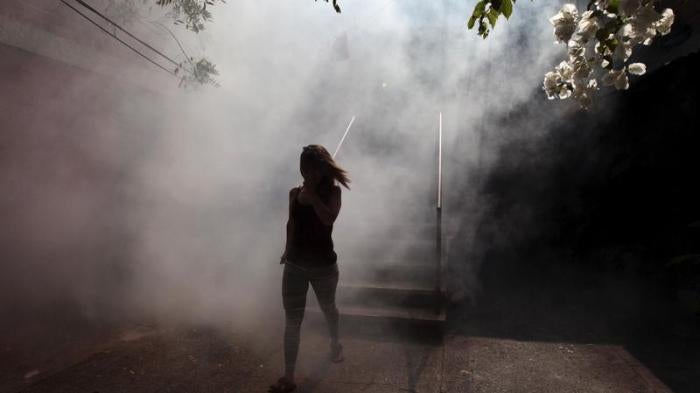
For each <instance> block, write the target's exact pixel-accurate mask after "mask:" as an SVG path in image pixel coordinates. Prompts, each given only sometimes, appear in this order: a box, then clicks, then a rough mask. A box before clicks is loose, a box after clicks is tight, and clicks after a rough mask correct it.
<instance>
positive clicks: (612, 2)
mask: <svg viewBox="0 0 700 393" xmlns="http://www.w3.org/2000/svg"><path fill="white" fill-rule="evenodd" d="M619 8H620V0H609V1H608V6H607V7H606V8H605V10H606V11H608V12H612V13H613V14H617V11H618V9H619Z"/></svg>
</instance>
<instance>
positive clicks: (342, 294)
mask: <svg viewBox="0 0 700 393" xmlns="http://www.w3.org/2000/svg"><path fill="white" fill-rule="evenodd" d="M336 300H337V303H338V304H339V305H367V306H377V307H379V306H387V307H394V306H398V307H403V308H406V309H431V308H435V306H436V305H438V304H440V303H441V302H442V294H441V293H440V292H438V291H436V290H435V288H434V287H429V286H427V285H422V286H417V285H410V284H407V283H397V282H387V283H370V282H367V283H361V282H355V283H345V284H342V285H340V287H339V288H338V292H337V295H336Z"/></svg>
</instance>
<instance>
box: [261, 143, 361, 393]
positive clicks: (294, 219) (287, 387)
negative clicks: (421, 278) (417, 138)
mask: <svg viewBox="0 0 700 393" xmlns="http://www.w3.org/2000/svg"><path fill="white" fill-rule="evenodd" d="M299 166H300V169H301V176H302V177H303V178H304V183H303V185H302V186H301V187H295V188H292V189H291V190H290V191H289V220H288V221H287V243H286V246H285V249H284V253H283V254H282V258H281V262H280V263H283V264H284V265H285V266H284V274H283V278H282V303H283V304H284V312H285V317H286V324H285V329H284V363H285V373H284V376H283V377H282V378H280V379H279V380H278V381H277V384H276V385H272V386H271V387H270V391H271V392H291V391H292V390H294V389H295V388H296V384H295V382H294V368H295V366H296V360H297V354H298V352H299V336H300V330H301V321H302V320H303V319H304V310H305V308H306V292H307V291H308V289H309V284H311V287H312V288H313V290H314V292H315V293H316V297H317V298H318V303H319V305H320V306H321V310H322V311H323V314H324V316H325V317H326V322H327V323H328V330H329V332H330V337H331V344H330V360H331V361H333V362H336V363H337V362H341V361H343V354H342V351H343V346H342V345H340V342H339V341H338V309H337V307H336V306H335V290H336V287H337V286H338V265H337V263H336V259H337V255H336V253H335V251H334V250H333V240H332V238H331V233H332V232H333V222H334V221H335V219H336V217H338V213H339V212H340V187H339V186H337V185H336V182H338V183H340V184H342V185H343V186H345V188H347V189H349V187H348V184H349V183H350V179H348V176H347V173H346V172H345V170H343V169H342V168H340V167H339V166H338V165H337V164H336V163H335V161H334V160H333V157H332V156H331V155H330V154H329V153H328V151H327V150H326V149H325V148H324V147H323V146H320V145H309V146H306V147H304V149H303V151H302V153H301V158H300V160H299Z"/></svg>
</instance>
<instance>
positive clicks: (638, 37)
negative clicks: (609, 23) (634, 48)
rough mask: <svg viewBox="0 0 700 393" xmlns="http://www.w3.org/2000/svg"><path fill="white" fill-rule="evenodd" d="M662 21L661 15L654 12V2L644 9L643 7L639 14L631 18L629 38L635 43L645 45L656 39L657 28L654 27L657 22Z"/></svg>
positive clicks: (638, 11)
mask: <svg viewBox="0 0 700 393" xmlns="http://www.w3.org/2000/svg"><path fill="white" fill-rule="evenodd" d="M660 20H661V15H659V13H658V12H656V11H655V10H654V5H653V2H649V3H647V4H646V5H645V6H644V7H641V8H639V9H638V10H637V12H636V13H635V14H634V16H632V18H630V27H631V30H630V32H629V37H630V38H632V40H633V41H634V42H635V43H642V42H643V43H645V44H646V42H647V41H649V40H651V39H653V38H654V37H656V28H655V27H654V26H655V24H656V23H657V22H659V21H660Z"/></svg>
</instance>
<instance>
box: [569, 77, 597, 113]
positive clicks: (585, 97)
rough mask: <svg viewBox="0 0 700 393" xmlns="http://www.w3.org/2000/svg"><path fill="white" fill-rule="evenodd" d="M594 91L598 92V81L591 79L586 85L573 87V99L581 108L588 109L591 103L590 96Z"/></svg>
mask: <svg viewBox="0 0 700 393" xmlns="http://www.w3.org/2000/svg"><path fill="white" fill-rule="evenodd" d="M596 90H598V81H596V80H595V79H591V80H589V81H588V82H587V83H581V84H576V85H574V94H573V97H574V99H576V101H578V103H579V105H581V107H583V108H585V109H588V108H589V107H590V106H591V103H592V102H593V99H592V96H593V94H594V93H595V92H596Z"/></svg>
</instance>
